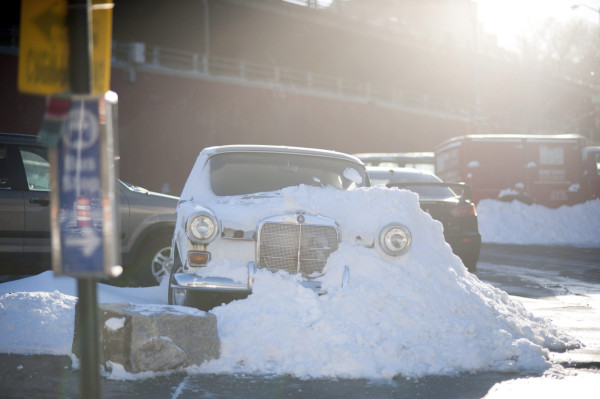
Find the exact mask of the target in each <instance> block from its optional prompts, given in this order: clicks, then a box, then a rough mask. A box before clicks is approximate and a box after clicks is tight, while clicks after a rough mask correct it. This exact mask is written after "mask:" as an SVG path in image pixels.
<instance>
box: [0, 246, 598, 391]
mask: <svg viewBox="0 0 600 399" xmlns="http://www.w3.org/2000/svg"><path fill="white" fill-rule="evenodd" d="M477 275H478V277H479V278H480V279H481V280H483V281H487V282H489V283H490V284H492V285H494V286H496V287H498V288H500V289H502V290H504V291H506V292H508V293H509V294H510V295H512V296H515V297H518V298H519V299H520V300H522V301H523V303H524V305H525V306H526V307H527V308H528V309H529V310H530V311H532V312H533V313H534V314H535V315H540V316H544V317H547V318H551V319H552V321H553V322H554V323H555V324H557V325H558V326H559V327H560V328H561V329H564V330H566V331H568V332H569V333H571V334H572V335H573V336H574V337H576V338H578V339H580V340H581V341H582V342H583V343H584V344H585V346H584V347H583V348H581V349H579V350H575V351H569V352H566V353H552V357H551V361H552V362H553V363H555V364H556V365H561V366H563V367H564V368H565V371H564V374H566V375H569V374H573V375H574V374H576V373H582V372H583V373H590V374H594V375H597V376H598V379H599V382H600V248H597V249H577V248H571V247H543V246H512V245H490V244H486V245H484V246H483V249H482V253H481V258H480V262H479V264H478V272H477ZM525 377H529V378H540V377H541V375H538V374H522V373H521V374H510V373H477V374H468V375H459V376H444V377H439V376H437V377H426V378H420V379H404V378H396V379H393V380H391V381H384V382H377V381H368V380H340V379H338V380H299V379H296V378H291V377H289V376H267V377H265V376H251V375H236V376H228V375H213V374H209V375H207V374H200V375H188V374H186V373H169V374H166V375H159V376H155V377H153V378H148V379H144V380H133V381H116V380H110V379H106V378H102V381H101V394H102V397H104V398H131V397H144V398H147V399H150V398H174V399H179V398H192V397H193V398H344V399H349V398H366V397H374V398H397V397H406V398H415V397H419V398H444V399H452V398H456V399H458V398H461V399H468V398H483V397H484V396H485V395H486V394H487V393H488V392H489V390H490V389H491V388H492V387H493V386H494V385H495V384H498V383H503V382H507V381H510V380H514V379H519V378H525ZM0 387H1V388H0V397H2V398H77V397H80V394H79V392H80V389H79V388H80V387H79V371H78V370H77V369H76V368H73V367H72V365H71V359H70V358H68V357H64V356H23V355H7V354H0ZM507 398H508V397H507Z"/></svg>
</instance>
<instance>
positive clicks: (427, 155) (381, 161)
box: [354, 152, 435, 173]
mask: <svg viewBox="0 0 600 399" xmlns="http://www.w3.org/2000/svg"><path fill="white" fill-rule="evenodd" d="M354 156H356V157H357V158H359V159H360V160H361V161H363V162H364V163H365V165H367V167H369V166H382V167H383V166H384V167H387V168H414V169H420V170H424V171H427V172H431V173H433V172H434V171H435V154H434V153H433V152H369V153H362V154H354Z"/></svg>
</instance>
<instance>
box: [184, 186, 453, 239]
mask: <svg viewBox="0 0 600 399" xmlns="http://www.w3.org/2000/svg"><path fill="white" fill-rule="evenodd" d="M342 205H343V206H342ZM202 210H210V211H211V212H213V214H214V215H215V216H216V217H217V219H218V220H219V222H220V223H221V227H222V228H231V229H236V230H243V231H249V230H255V229H256V227H257V226H258V223H259V222H260V221H261V220H263V219H265V218H267V217H271V216H276V215H286V214H310V215H319V216H326V217H328V218H331V219H333V220H334V221H335V222H336V223H337V224H338V226H339V230H340V233H341V236H340V239H341V241H346V242H361V243H363V244H367V245H373V244H376V241H377V239H378V237H379V233H380V232H381V231H382V230H383V228H384V227H385V226H387V225H388V224H390V223H392V222H395V223H401V224H404V225H406V226H408V227H409V228H410V229H411V232H412V233H413V242H414V243H417V246H420V245H419V243H418V242H419V241H423V242H425V241H427V242H428V244H427V245H429V246H430V247H431V245H434V246H436V247H438V246H441V247H444V246H445V241H444V238H443V231H442V225H441V224H440V223H439V222H437V221H434V220H433V219H431V217H430V216H429V215H428V214H427V213H424V212H423V211H422V210H421V208H420V206H419V202H418V197H417V196H416V195H415V194H414V193H412V192H410V191H406V190H390V189H387V188H384V187H369V188H366V187H365V188H359V189H355V190H349V191H343V190H338V189H335V188H332V187H326V188H319V187H312V186H305V185H300V186H296V187H288V188H285V189H282V190H279V191H275V192H269V193H255V194H249V195H242V196H229V197H216V196H212V195H204V196H203V197H202V198H200V199H194V200H192V201H189V202H184V203H182V204H181V205H180V207H179V209H178V215H179V216H178V223H180V224H181V226H183V225H184V223H185V220H186V219H187V217H188V216H189V215H191V214H193V213H195V212H198V211H202ZM373 210H378V212H373ZM423 223H425V224H427V225H428V226H429V227H430V228H431V229H433V230H434V231H435V232H436V233H435V234H433V235H432V234H431V232H428V233H427V234H425V235H423V237H421V236H420V235H419V231H420V230H421V229H420V228H419V227H418V226H420V225H421V224H423ZM411 226H415V228H413V227H411ZM413 230H414V231H413ZM415 233H417V237H415V236H414V234H415ZM448 250H449V249H448Z"/></svg>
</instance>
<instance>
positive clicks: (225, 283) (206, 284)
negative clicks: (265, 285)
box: [171, 262, 350, 295]
mask: <svg viewBox="0 0 600 399" xmlns="http://www.w3.org/2000/svg"><path fill="white" fill-rule="evenodd" d="M255 272H256V267H255V265H254V262H249V263H248V283H247V284H242V283H238V282H235V281H233V280H232V279H230V278H226V277H201V276H197V275H195V274H187V273H175V274H174V275H173V279H174V281H173V282H172V283H171V288H172V289H183V290H191V291H212V292H224V293H227V292H240V293H242V292H243V293H248V294H251V293H252V285H253V284H254V273H255ZM349 283H350V271H349V269H348V266H346V267H345V268H344V274H343V276H342V287H345V286H346V285H348V284H349ZM301 284H302V286H304V287H306V288H309V289H311V290H313V291H314V292H315V293H317V294H318V295H323V294H326V293H327V291H324V290H323V289H322V288H321V282H320V281H317V280H308V281H303V282H302V283H301Z"/></svg>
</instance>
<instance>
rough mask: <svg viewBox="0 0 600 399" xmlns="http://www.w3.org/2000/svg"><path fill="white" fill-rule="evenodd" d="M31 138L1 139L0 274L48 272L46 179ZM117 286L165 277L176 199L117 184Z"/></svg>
mask: <svg viewBox="0 0 600 399" xmlns="http://www.w3.org/2000/svg"><path fill="white" fill-rule="evenodd" d="M46 153H47V151H46V148H45V147H44V146H42V145H41V144H39V143H38V142H37V140H36V137H35V136H32V135H24V134H8V133H0V274H31V273H37V272H40V271H43V270H47V269H49V268H50V267H51V264H52V263H51V259H50V257H51V247H50V213H49V205H50V192H49V191H50V177H49V176H50V173H49V167H50V164H49V162H48V157H47V155H46ZM117 185H118V187H117V192H118V194H117V196H118V203H119V214H120V233H119V234H120V238H121V253H122V262H123V266H124V267H123V269H124V275H123V277H122V278H121V280H122V281H127V282H134V283H136V284H140V285H152V284H157V283H158V282H159V281H160V280H161V278H162V276H163V275H164V274H165V272H169V270H170V264H169V258H170V251H171V238H172V237H173V230H174V227H175V221H176V219H175V209H176V207H177V202H178V198H177V197H173V196H170V195H164V194H159V193H154V192H150V191H148V190H145V189H143V188H140V187H137V186H134V185H131V184H128V183H124V182H121V181H119V182H118V184H117Z"/></svg>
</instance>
